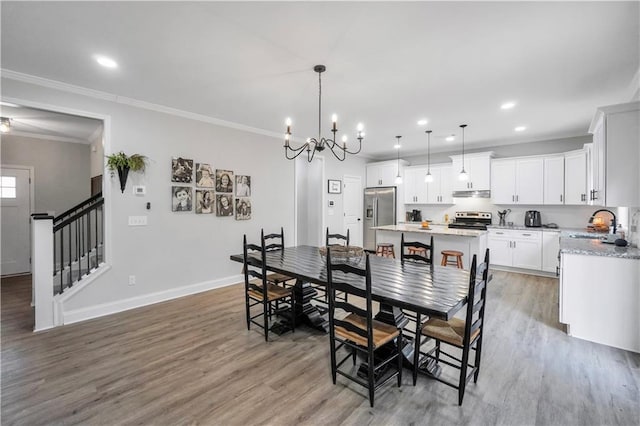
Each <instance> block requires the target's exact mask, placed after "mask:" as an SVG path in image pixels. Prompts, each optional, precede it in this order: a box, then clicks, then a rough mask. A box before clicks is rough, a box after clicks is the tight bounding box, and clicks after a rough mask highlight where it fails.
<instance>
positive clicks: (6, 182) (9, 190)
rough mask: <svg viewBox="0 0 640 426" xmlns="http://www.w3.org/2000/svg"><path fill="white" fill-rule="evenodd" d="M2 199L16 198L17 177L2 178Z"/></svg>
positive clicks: (0, 182)
mask: <svg viewBox="0 0 640 426" xmlns="http://www.w3.org/2000/svg"><path fill="white" fill-rule="evenodd" d="M0 198H16V178H15V176H2V177H1V178H0Z"/></svg>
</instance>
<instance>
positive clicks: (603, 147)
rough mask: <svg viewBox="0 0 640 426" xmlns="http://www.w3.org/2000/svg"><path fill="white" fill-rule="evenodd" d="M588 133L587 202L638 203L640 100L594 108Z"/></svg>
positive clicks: (639, 200) (618, 205)
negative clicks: (589, 151) (590, 140)
mask: <svg viewBox="0 0 640 426" xmlns="http://www.w3.org/2000/svg"><path fill="white" fill-rule="evenodd" d="M589 133H592V134H593V146H592V152H591V154H592V155H591V158H590V160H591V161H590V166H591V167H590V170H591V175H590V179H589V184H590V188H589V196H588V198H589V203H590V204H594V205H606V206H610V207H638V206H640V184H639V182H640V167H638V161H639V160H640V102H631V103H627V104H620V105H612V106H607V107H601V108H598V111H597V113H596V116H595V117H594V119H593V121H592V123H591V127H590V128H589Z"/></svg>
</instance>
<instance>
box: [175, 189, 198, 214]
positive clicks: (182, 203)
mask: <svg viewBox="0 0 640 426" xmlns="http://www.w3.org/2000/svg"><path fill="white" fill-rule="evenodd" d="M192 194H193V188H191V187H189V186H172V187H171V211H172V212H190V211H191V210H192V207H193V206H192Z"/></svg>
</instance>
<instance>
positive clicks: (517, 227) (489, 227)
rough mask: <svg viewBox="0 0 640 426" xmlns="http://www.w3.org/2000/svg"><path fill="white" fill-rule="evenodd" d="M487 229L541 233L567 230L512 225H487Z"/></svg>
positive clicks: (564, 229)
mask: <svg viewBox="0 0 640 426" xmlns="http://www.w3.org/2000/svg"><path fill="white" fill-rule="evenodd" d="M487 228H488V229H506V230H513V231H543V232H562V231H567V230H569V229H568V228H541V227H538V228H531V227H527V226H524V225H513V226H508V225H507V226H500V225H487Z"/></svg>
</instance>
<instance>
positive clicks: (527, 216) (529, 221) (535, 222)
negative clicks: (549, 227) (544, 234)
mask: <svg viewBox="0 0 640 426" xmlns="http://www.w3.org/2000/svg"><path fill="white" fill-rule="evenodd" d="M524 226H526V227H527V228H540V227H541V226H542V219H541V217H540V212H539V211H537V210H527V211H526V212H525V213H524Z"/></svg>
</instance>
